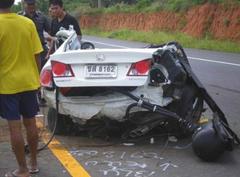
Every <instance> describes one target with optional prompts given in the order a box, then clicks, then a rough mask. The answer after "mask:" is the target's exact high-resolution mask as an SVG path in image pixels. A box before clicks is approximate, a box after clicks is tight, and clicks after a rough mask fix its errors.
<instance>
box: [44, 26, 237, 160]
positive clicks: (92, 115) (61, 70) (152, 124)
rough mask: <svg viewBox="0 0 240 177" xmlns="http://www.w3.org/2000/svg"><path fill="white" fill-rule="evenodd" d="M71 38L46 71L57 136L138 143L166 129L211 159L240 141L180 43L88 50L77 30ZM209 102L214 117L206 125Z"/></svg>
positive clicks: (51, 123) (51, 125)
mask: <svg viewBox="0 0 240 177" xmlns="http://www.w3.org/2000/svg"><path fill="white" fill-rule="evenodd" d="M66 33H67V36H68V38H67V39H66V40H65V41H64V43H63V44H62V45H61V46H60V47H59V48H58V50H57V51H56V52H55V53H54V54H52V55H51V57H50V60H49V61H48V62H47V63H46V65H45V66H44V67H43V69H42V71H41V84H42V87H43V94H44V98H45V99H46V100H47V103H48V106H49V107H50V108H49V112H48V127H49V129H50V130H51V131H54V132H55V133H67V132H69V131H71V130H72V128H73V127H77V128H78V129H79V130H81V131H84V130H92V131H93V132H96V130H97V128H96V127H101V128H102V129H108V128H109V129H111V128H113V127H117V128H116V130H117V131H119V132H121V134H122V138H127V137H130V138H136V137H140V136H143V135H145V134H147V133H148V132H150V131H151V130H153V129H156V128H158V129H161V130H162V131H163V132H168V133H175V134H177V135H178V136H182V137H186V136H189V135H190V136H192V140H193V143H192V146H193V150H194V152H195V153H196V154H197V155H198V156H199V157H200V158H201V159H203V160H207V161H212V160H215V159H217V158H218V157H219V156H220V155H221V154H222V153H223V152H224V151H225V150H232V149H233V147H234V144H239V142H240V141H239V139H238V137H237V135H236V134H235V133H234V132H233V131H232V130H231V129H230V128H229V125H228V122H227V119H226V118H225V116H224V113H223V112H222V111H221V109H220V108H219V107H218V106H217V104H216V103H215V101H214V100H213V99H212V98H211V96H210V95H209V94H208V92H207V91H206V89H205V88H204V87H203V85H202V84H201V82H200V81H199V80H198V78H197V77H196V75H195V74H194V73H193V72H192V70H191V66H190V64H189V62H188V58H187V56H186V54H185V52H184V50H183V48H182V47H181V45H179V44H178V43H177V42H170V43H167V44H163V45H155V46H154V45H151V46H149V47H147V48H134V49H132V48H129V49H94V50H81V45H79V44H78V43H77V42H78V41H77V40H76V38H77V36H76V34H75V32H68V31H66ZM204 104H207V105H208V106H209V108H210V109H211V111H212V115H213V116H212V118H209V121H208V122H207V123H205V124H201V123H199V122H200V118H201V115H202V112H204V109H205V108H204ZM56 120H57V121H56ZM116 123H119V124H120V125H122V126H119V125H115V124H116ZM76 125H78V126H76ZM126 125H127V126H126Z"/></svg>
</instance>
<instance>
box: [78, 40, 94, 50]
mask: <svg viewBox="0 0 240 177" xmlns="http://www.w3.org/2000/svg"><path fill="white" fill-rule="evenodd" d="M81 49H95V46H94V45H93V44H92V43H91V42H83V43H82V44H81Z"/></svg>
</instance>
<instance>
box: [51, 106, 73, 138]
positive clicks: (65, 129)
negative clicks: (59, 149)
mask: <svg viewBox="0 0 240 177" xmlns="http://www.w3.org/2000/svg"><path fill="white" fill-rule="evenodd" d="M47 120H48V129H49V130H50V131H51V132H53V131H54V128H55V127H54V126H55V125H56V129H55V132H54V133H55V134H56V135H63V134H64V135H66V134H69V133H70V130H71V128H72V126H73V122H72V120H71V119H70V118H66V116H64V115H61V114H59V113H57V111H56V109H55V108H49V110H48V115H47ZM56 121H57V124H55V122H56Z"/></svg>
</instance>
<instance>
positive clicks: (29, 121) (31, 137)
mask: <svg viewBox="0 0 240 177" xmlns="http://www.w3.org/2000/svg"><path fill="white" fill-rule="evenodd" d="M23 123H24V126H25V128H26V131H27V142H28V146H29V151H30V164H29V165H30V171H31V170H35V169H37V168H38V167H37V147H38V130H37V126H36V119H35V118H24V119H23Z"/></svg>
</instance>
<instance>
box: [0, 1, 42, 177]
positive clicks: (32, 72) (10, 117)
mask: <svg viewBox="0 0 240 177" xmlns="http://www.w3.org/2000/svg"><path fill="white" fill-rule="evenodd" d="M13 3H14V0H0V110H1V111H0V112H1V117H3V118H4V119H6V120H7V122H8V126H9V131H10V140H11V145H12V149H13V151H14V154H15V156H16V160H17V164H18V169H16V170H15V171H12V172H9V173H7V174H6V175H5V177H12V176H17V177H29V176H30V173H34V172H35V173H36V172H37V171H38V169H37V145H38V131H37V127H36V120H35V115H36V114H37V112H38V110H39V107H38V102H37V94H36V92H37V90H38V88H39V87H40V83H39V69H40V62H39V58H38V57H39V54H40V53H41V52H42V50H43V49H42V45H41V42H40V39H39V36H38V33H37V30H36V27H35V25H34V23H33V22H32V20H30V19H28V18H26V17H23V16H20V15H17V14H15V13H11V11H10V8H11V6H12V5H13ZM21 121H22V122H23V124H24V126H25V128H26V134H27V142H28V145H29V150H30V164H29V165H30V166H29V169H28V167H27V163H26V158H25V152H24V139H23V135H22V128H21V124H22V123H21Z"/></svg>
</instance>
